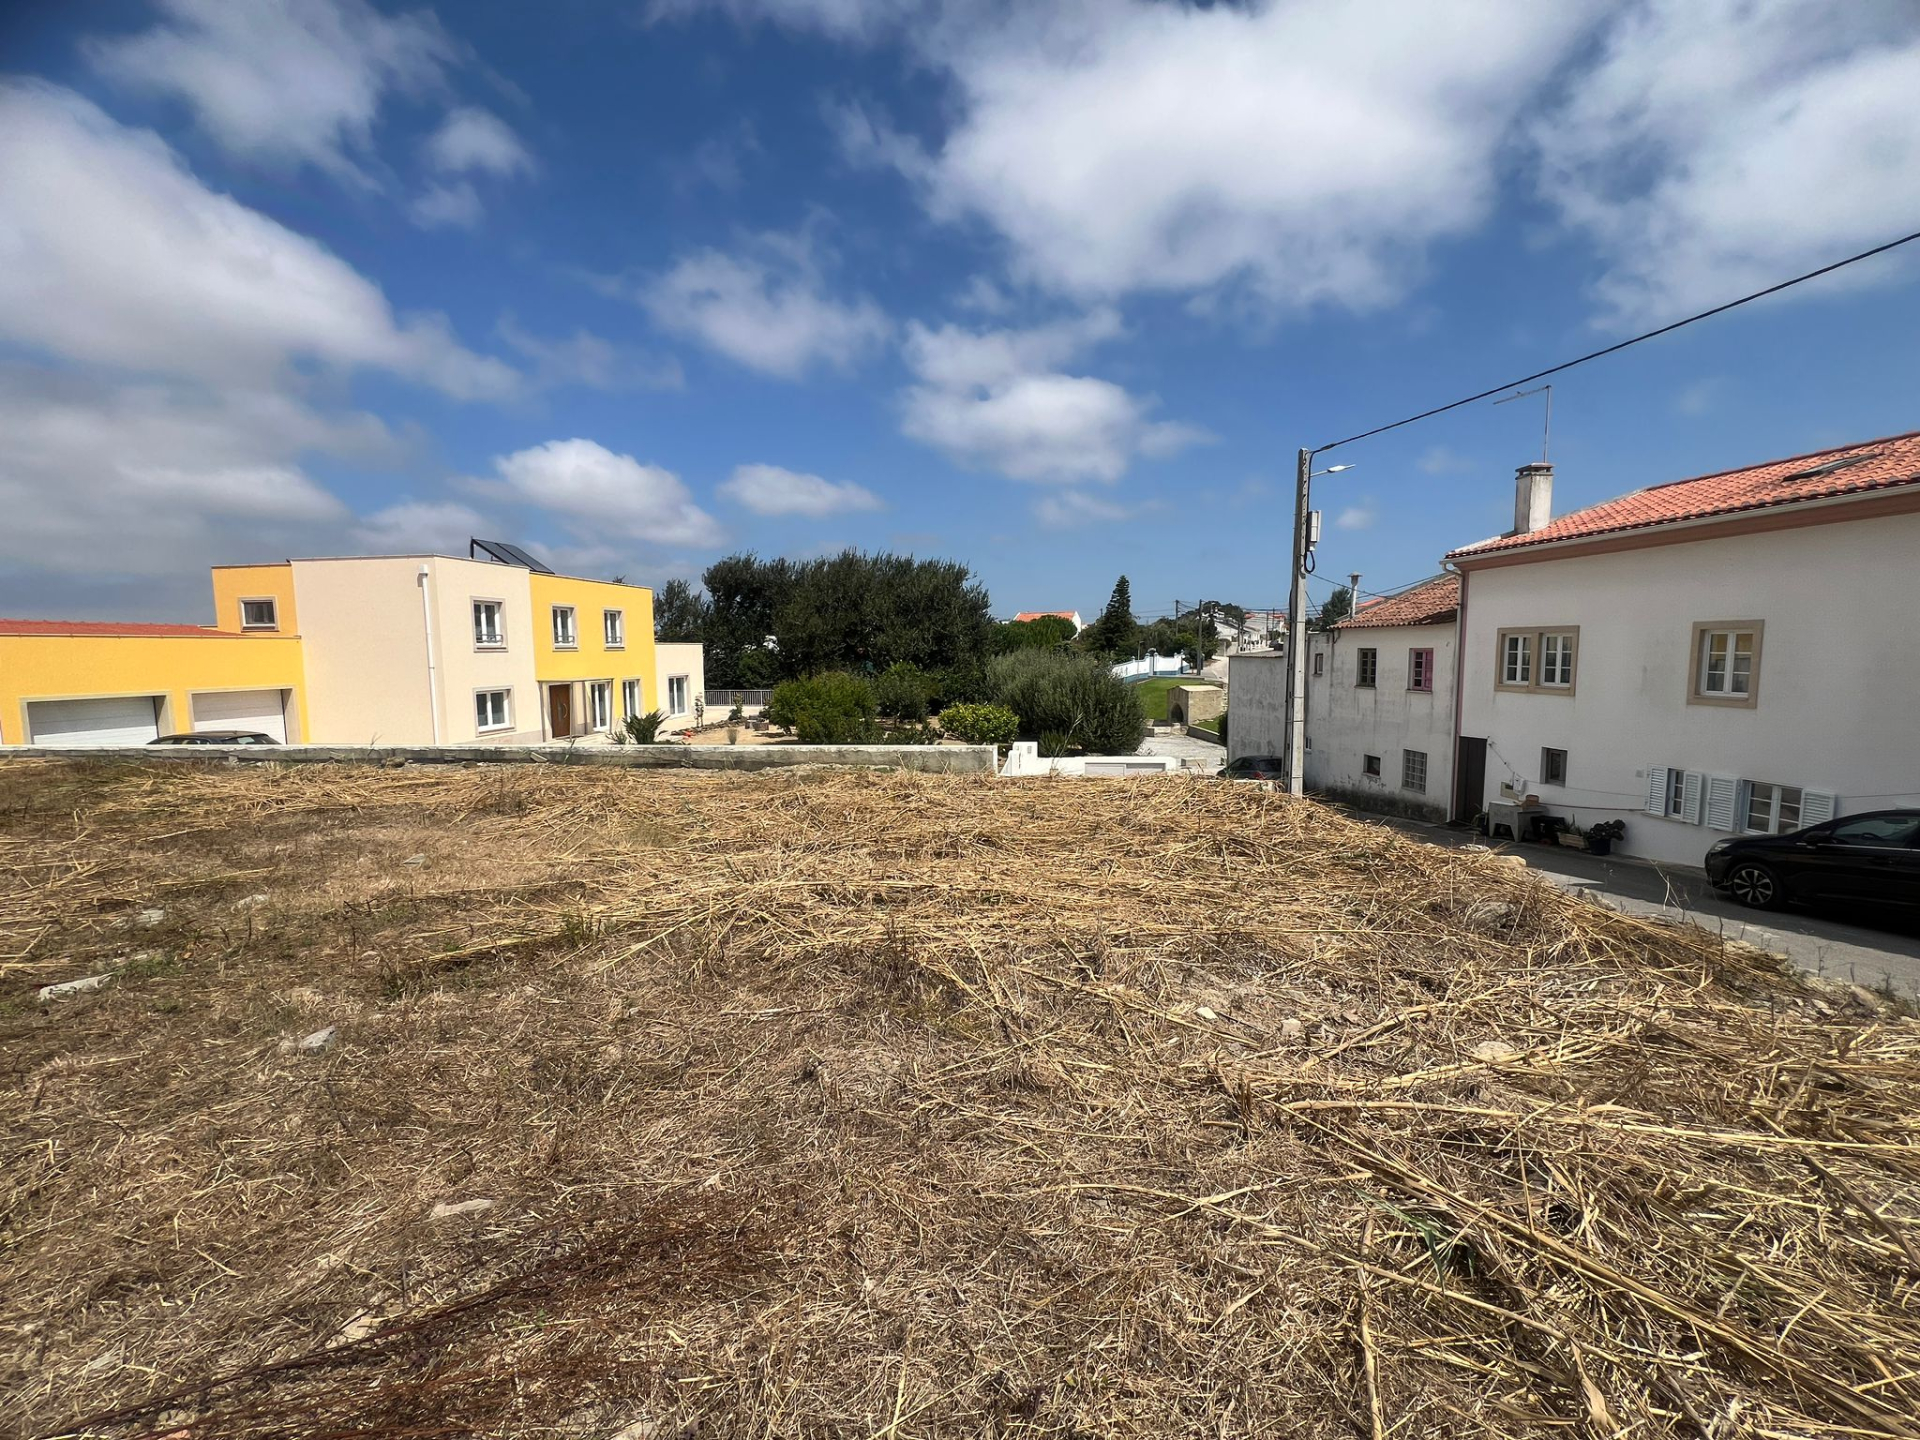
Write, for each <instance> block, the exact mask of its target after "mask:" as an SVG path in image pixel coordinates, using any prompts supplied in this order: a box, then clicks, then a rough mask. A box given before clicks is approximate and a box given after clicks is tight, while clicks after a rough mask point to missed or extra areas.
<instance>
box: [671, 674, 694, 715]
mask: <svg viewBox="0 0 1920 1440" xmlns="http://www.w3.org/2000/svg"><path fill="white" fill-rule="evenodd" d="M689 708H691V707H690V706H689V705H688V702H687V677H686V676H684V675H669V676H668V677H667V713H668V714H669V715H684V714H686V713H687V711H688V709H689Z"/></svg>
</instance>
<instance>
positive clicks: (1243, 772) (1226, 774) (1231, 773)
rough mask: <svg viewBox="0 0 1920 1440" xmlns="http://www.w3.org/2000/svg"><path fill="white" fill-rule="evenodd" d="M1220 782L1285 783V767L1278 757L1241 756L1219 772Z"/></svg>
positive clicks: (1229, 762) (1230, 761)
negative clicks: (1259, 781)
mask: <svg viewBox="0 0 1920 1440" xmlns="http://www.w3.org/2000/svg"><path fill="white" fill-rule="evenodd" d="M1220 778H1221V779H1222V780H1278V781H1280V782H1281V783H1282V784H1284V783H1285V782H1286V778H1287V766H1286V762H1285V761H1283V760H1282V759H1281V758H1280V757H1279V756H1278V755H1242V756H1241V757H1240V758H1239V759H1238V760H1229V761H1228V762H1227V764H1226V768H1224V769H1223V770H1221V772H1220Z"/></svg>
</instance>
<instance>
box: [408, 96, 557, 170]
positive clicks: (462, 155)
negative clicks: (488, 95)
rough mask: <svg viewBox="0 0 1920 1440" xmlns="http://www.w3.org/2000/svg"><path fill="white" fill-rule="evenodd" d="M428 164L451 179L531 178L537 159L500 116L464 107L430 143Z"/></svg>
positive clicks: (450, 115) (450, 114) (452, 112)
mask: <svg viewBox="0 0 1920 1440" xmlns="http://www.w3.org/2000/svg"><path fill="white" fill-rule="evenodd" d="M426 154H427V163H428V164H429V165H431V166H433V168H434V169H436V170H439V171H441V172H442V173H444V174H448V175H469V174H485V175H528V174H531V173H532V172H533V156H532V155H531V154H530V153H528V151H527V147H526V146H525V145H523V144H521V143H520V137H519V136H518V135H516V134H514V133H513V131H512V129H511V128H509V126H508V125H507V123H506V122H505V121H504V120H502V119H500V117H499V116H497V115H494V114H492V113H491V112H489V111H486V110H482V109H479V108H478V107H477V106H473V105H460V106H456V107H455V108H454V109H452V110H449V111H448V112H447V118H446V119H445V120H443V121H442V122H441V124H440V128H439V129H438V130H436V131H434V132H433V135H432V137H431V138H430V139H429V140H428V141H427V147H426Z"/></svg>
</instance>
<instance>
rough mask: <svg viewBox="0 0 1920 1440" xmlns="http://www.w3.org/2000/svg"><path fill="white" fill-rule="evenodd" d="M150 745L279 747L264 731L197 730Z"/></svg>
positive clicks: (171, 736) (154, 741)
mask: <svg viewBox="0 0 1920 1440" xmlns="http://www.w3.org/2000/svg"><path fill="white" fill-rule="evenodd" d="M147 743H148V744H149V745H278V744H279V743H280V742H279V741H278V740H276V739H274V738H273V736H271V735H269V734H267V733H266V732H265V731H264V730H195V731H194V732H193V733H192V734H191V735H162V736H161V737H160V738H159V739H158V740H149V741H148V742H147Z"/></svg>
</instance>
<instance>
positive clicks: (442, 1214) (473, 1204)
mask: <svg viewBox="0 0 1920 1440" xmlns="http://www.w3.org/2000/svg"><path fill="white" fill-rule="evenodd" d="M492 1208H493V1201H491V1200H460V1201H456V1202H455V1203H454V1204H451V1205H449V1204H448V1203H447V1202H446V1201H444V1200H442V1201H441V1202H440V1203H439V1204H438V1205H436V1206H434V1207H433V1211H432V1213H431V1214H429V1215H428V1216H427V1218H428V1219H429V1220H452V1219H454V1218H456V1217H457V1216H461V1215H478V1214H480V1213H481V1212H482V1211H483V1210H491V1209H492Z"/></svg>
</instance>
